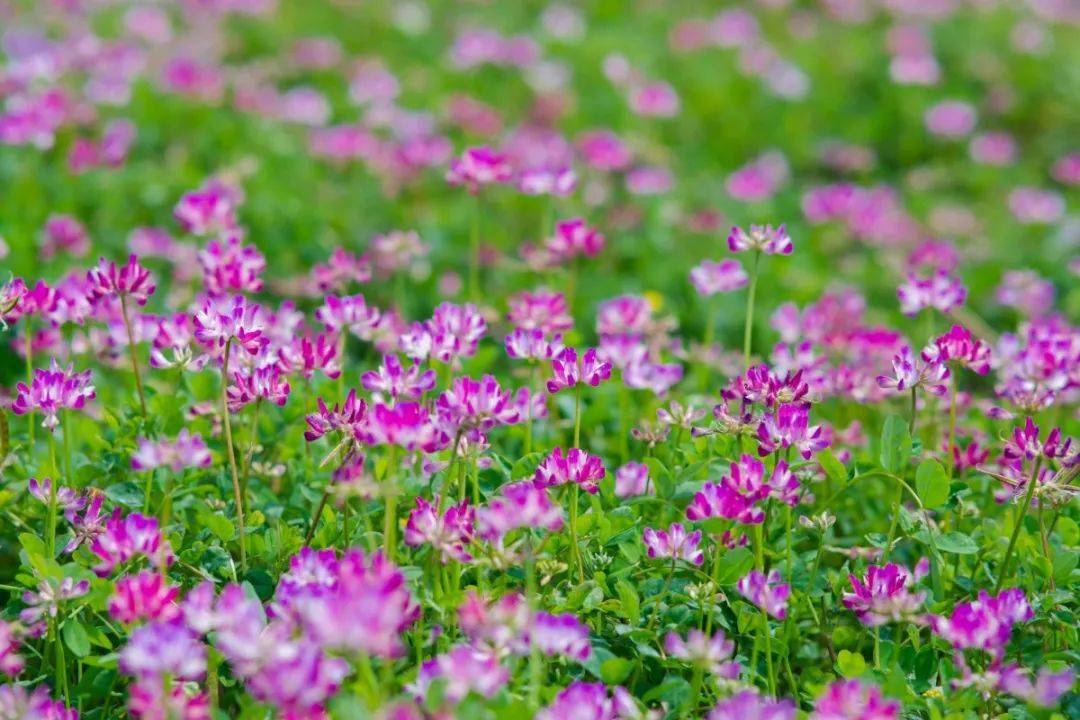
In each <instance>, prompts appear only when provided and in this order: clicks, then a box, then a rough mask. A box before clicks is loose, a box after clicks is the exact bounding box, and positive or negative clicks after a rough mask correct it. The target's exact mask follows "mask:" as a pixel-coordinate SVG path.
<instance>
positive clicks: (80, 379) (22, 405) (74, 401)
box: [11, 358, 96, 431]
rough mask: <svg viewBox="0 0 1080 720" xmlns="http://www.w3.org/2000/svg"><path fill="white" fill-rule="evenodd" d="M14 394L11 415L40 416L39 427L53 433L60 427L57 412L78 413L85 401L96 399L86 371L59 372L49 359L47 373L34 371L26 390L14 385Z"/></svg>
mask: <svg viewBox="0 0 1080 720" xmlns="http://www.w3.org/2000/svg"><path fill="white" fill-rule="evenodd" d="M15 392H16V393H17V394H16V397H15V400H14V401H13V402H12V403H11V412H13V413H15V414H16V415H25V414H26V413H28V412H40V413H41V414H42V416H43V417H42V421H41V426H42V427H44V428H48V429H49V430H50V431H55V430H56V427H57V426H58V425H59V424H60V419H59V417H58V415H59V413H60V411H61V410H81V409H82V408H83V406H84V405H86V401H87V400H93V399H94V397H95V396H96V392H95V390H94V386H93V385H92V384H91V381H90V371H89V370H85V371H83V372H81V373H77V372H75V371H74V368H73V366H71V365H69V366H68V367H67V369H66V370H62V369H60V366H59V365H58V364H57V362H56V358H53V359H52V361H51V363H50V365H49V369H48V370H41V369H38V370H35V371H34V378H33V380H32V381H31V383H30V385H29V386H27V385H26V383H18V384H17V385H16V386H15Z"/></svg>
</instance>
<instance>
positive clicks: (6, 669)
mask: <svg viewBox="0 0 1080 720" xmlns="http://www.w3.org/2000/svg"><path fill="white" fill-rule="evenodd" d="M18 634H19V630H18V627H17V626H16V625H15V624H14V623H9V622H6V621H4V620H0V672H2V673H4V674H5V675H9V676H11V677H15V676H16V675H18V674H19V673H21V672H22V670H23V667H24V666H25V664H26V661H25V660H24V659H23V657H22V656H21V655H19V646H20V641H19V637H18Z"/></svg>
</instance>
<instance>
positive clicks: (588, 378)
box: [547, 347, 611, 395]
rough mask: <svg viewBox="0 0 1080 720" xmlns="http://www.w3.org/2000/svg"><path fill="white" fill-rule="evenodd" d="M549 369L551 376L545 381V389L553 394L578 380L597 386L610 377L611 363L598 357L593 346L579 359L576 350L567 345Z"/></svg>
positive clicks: (569, 386) (573, 384) (572, 385)
mask: <svg viewBox="0 0 1080 720" xmlns="http://www.w3.org/2000/svg"><path fill="white" fill-rule="evenodd" d="M551 371H552V374H553V377H551V378H550V379H549V380H548V381H547V390H548V392H549V393H551V394H553V395H554V394H555V393H557V392H559V391H560V390H565V389H566V388H571V387H574V386H576V385H577V384H578V383H580V382H586V383H588V384H589V385H592V386H593V387H597V386H598V385H600V383H601V382H604V381H605V380H608V379H610V378H611V363H610V362H608V361H607V360H604V359H602V358H600V356H599V355H598V354H597V352H596V349H595V348H589V349H588V350H586V351H585V354H584V355H583V356H582V357H581V360H580V361H579V360H578V354H577V351H576V350H574V348H571V347H567V348H563V349H562V351H561V352H560V353H559V354H558V355H557V356H556V357H555V359H554V360H552V361H551Z"/></svg>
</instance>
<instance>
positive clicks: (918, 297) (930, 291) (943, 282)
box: [896, 270, 967, 315]
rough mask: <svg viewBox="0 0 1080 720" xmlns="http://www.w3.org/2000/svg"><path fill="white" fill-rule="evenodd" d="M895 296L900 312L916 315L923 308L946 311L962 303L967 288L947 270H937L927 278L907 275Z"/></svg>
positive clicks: (965, 296)
mask: <svg viewBox="0 0 1080 720" xmlns="http://www.w3.org/2000/svg"><path fill="white" fill-rule="evenodd" d="M896 296H897V297H898V298H899V299H900V312H902V313H904V314H905V315H917V314H918V313H919V311H921V310H924V309H925V308H934V309H935V310H938V311H940V312H943V313H947V312H949V311H950V310H952V309H953V308H954V307H957V306H958V305H963V304H964V301H965V300H966V299H967V288H965V287H964V285H963V284H962V283H961V282H960V280H959V278H956V277H953V276H952V275H951V274H950V273H949V272H948V271H947V270H938V271H937V272H936V273H934V274H933V275H931V276H930V277H929V278H920V277H919V276H918V275H908V277H907V282H905V283H904V284H902V285H900V287H898V288H897V289H896Z"/></svg>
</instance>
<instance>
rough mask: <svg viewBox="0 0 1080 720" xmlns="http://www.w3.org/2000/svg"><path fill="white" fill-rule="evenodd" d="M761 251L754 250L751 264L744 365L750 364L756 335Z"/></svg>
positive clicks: (744, 335)
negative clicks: (755, 325)
mask: <svg viewBox="0 0 1080 720" xmlns="http://www.w3.org/2000/svg"><path fill="white" fill-rule="evenodd" d="M760 260H761V251H760V250H755V251H754V262H753V263H751V266H750V291H749V295H748V296H747V298H746V322H745V324H744V325H743V365H744V366H746V367H749V365H750V344H751V339H752V337H753V335H754V301H755V300H756V298H757V280H758V262H759V261H760Z"/></svg>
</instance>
